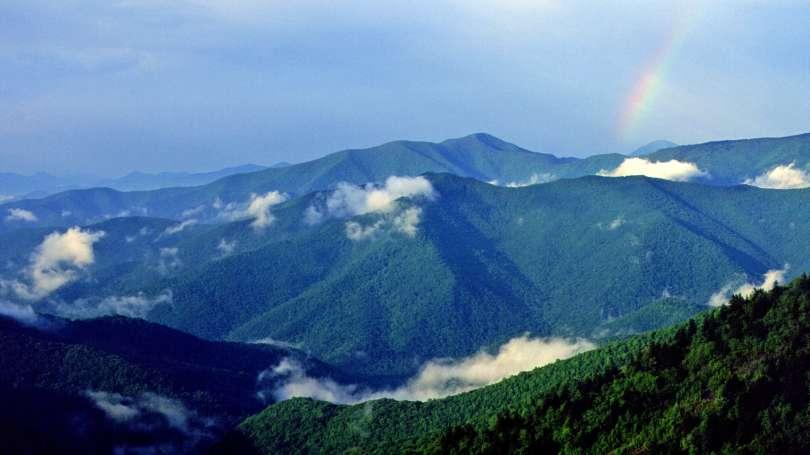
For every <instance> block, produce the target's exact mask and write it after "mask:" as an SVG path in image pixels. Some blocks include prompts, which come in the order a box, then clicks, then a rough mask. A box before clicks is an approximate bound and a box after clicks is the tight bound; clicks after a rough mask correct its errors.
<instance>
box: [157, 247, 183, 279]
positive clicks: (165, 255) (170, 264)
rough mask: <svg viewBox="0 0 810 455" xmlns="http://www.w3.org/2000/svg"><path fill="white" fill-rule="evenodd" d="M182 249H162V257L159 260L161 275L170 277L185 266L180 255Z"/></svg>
mask: <svg viewBox="0 0 810 455" xmlns="http://www.w3.org/2000/svg"><path fill="white" fill-rule="evenodd" d="M179 253H180V249H179V248H176V247H167V248H161V249H160V257H159V258H158V272H160V274H161V275H168V274H169V272H170V271H171V270H173V269H177V268H179V267H181V266H182V265H183V261H181V260H180V258H179V257H178V254H179Z"/></svg>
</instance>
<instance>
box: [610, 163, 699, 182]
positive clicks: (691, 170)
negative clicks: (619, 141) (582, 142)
mask: <svg viewBox="0 0 810 455" xmlns="http://www.w3.org/2000/svg"><path fill="white" fill-rule="evenodd" d="M597 175H601V176H603V177H627V176H631V175H644V176H647V177H653V178H658V179H665V180H674V181H676V182H686V181H689V180H691V179H693V178H696V177H704V176H707V175H708V174H707V173H706V172H705V171H703V170H701V169H700V168H698V167H697V165H696V164H695V163H690V162H688V161H679V160H674V159H673V160H669V161H650V160H648V159H646V158H637V157H634V158H625V159H624V161H622V163H621V164H620V165H619V166H617V167H616V168H615V169H613V170H607V169H602V170H601V171H599V172H598V173H597Z"/></svg>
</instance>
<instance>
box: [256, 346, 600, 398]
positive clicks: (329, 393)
mask: <svg viewBox="0 0 810 455" xmlns="http://www.w3.org/2000/svg"><path fill="white" fill-rule="evenodd" d="M595 347H596V346H595V345H594V344H593V343H591V342H589V341H586V340H581V339H578V340H567V339H561V338H530V337H528V336H526V335H524V336H520V337H517V338H513V339H512V340H510V341H508V342H507V343H505V344H503V345H502V346H501V347H500V348H499V349H498V351H497V352H495V353H490V352H487V351H481V352H479V353H477V354H474V355H472V356H470V357H467V358H463V359H460V360H447V359H439V360H432V361H429V362H427V363H425V364H424V365H423V366H422V368H421V369H420V371H419V373H418V374H417V375H416V376H414V377H413V378H411V379H410V380H409V381H408V382H407V383H405V384H404V385H403V386H401V387H399V388H396V389H391V390H377V391H374V390H367V389H361V388H359V387H358V386H357V385H352V384H349V385H346V384H339V383H337V382H336V381H334V380H332V379H330V378H314V377H311V376H309V375H308V374H307V373H306V371H305V370H304V368H303V367H302V366H301V364H300V363H298V362H297V361H295V360H292V359H290V358H285V359H284V360H282V362H281V363H279V365H277V366H276V367H275V368H273V369H270V370H267V371H265V372H263V373H262V375H260V377H259V382H260V383H262V382H263V381H266V380H268V379H273V380H274V381H276V382H273V384H274V387H273V388H272V389H271V390H270V391H269V393H270V394H272V396H273V397H274V398H275V399H276V400H279V401H280V400H286V399H289V398H293V397H310V398H315V399H319V400H325V401H330V402H333V403H347V404H348V403H358V402H362V401H367V400H374V399H379V398H393V399H396V400H415V401H426V400H431V399H436V398H443V397H446V396H450V395H456V394H459V393H462V392H466V391H470V390H473V389H476V388H480V387H484V386H486V385H490V384H494V383H496V382H499V381H501V380H503V379H505V378H507V377H510V376H514V375H516V374H518V373H520V372H523V371H528V370H532V369H534V368H537V367H541V366H543V365H546V364H549V363H552V362H554V361H556V360H559V359H565V358H568V357H571V356H573V355H576V354H579V353H581V352H585V351H589V350H591V349H594V348H595ZM278 380H280V382H278Z"/></svg>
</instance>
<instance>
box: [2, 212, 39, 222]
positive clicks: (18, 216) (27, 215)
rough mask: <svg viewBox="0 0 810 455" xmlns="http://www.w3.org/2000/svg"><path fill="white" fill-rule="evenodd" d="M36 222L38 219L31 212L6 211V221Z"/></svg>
mask: <svg viewBox="0 0 810 455" xmlns="http://www.w3.org/2000/svg"><path fill="white" fill-rule="evenodd" d="M38 220H39V218H37V216H36V215H34V213H33V212H31V211H28V210H25V209H8V215H7V216H6V221H25V222H28V223H33V222H35V221H38Z"/></svg>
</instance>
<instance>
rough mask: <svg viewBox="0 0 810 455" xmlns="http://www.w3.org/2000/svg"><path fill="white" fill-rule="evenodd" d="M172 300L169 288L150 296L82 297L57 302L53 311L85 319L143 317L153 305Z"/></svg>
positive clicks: (142, 294)
mask: <svg viewBox="0 0 810 455" xmlns="http://www.w3.org/2000/svg"><path fill="white" fill-rule="evenodd" d="M171 302H172V292H171V291H170V290H166V291H163V292H162V293H160V294H158V295H156V296H154V297H150V296H147V295H146V294H144V293H142V292H141V293H138V294H136V295H124V296H107V297H104V298H101V299H99V298H84V299H78V300H75V301H74V302H71V303H58V304H54V305H52V306H55V309H54V312H55V313H57V314H58V315H60V316H64V317H69V318H77V319H86V318H97V317H100V316H109V315H120V316H127V317H131V318H144V317H146V315H147V314H149V312H150V311H151V310H152V308H154V307H155V306H157V305H159V304H162V303H171Z"/></svg>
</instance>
